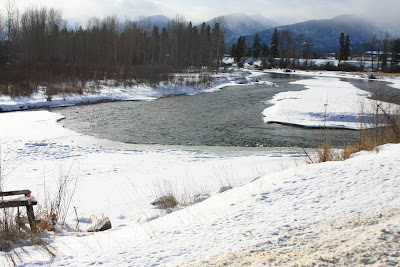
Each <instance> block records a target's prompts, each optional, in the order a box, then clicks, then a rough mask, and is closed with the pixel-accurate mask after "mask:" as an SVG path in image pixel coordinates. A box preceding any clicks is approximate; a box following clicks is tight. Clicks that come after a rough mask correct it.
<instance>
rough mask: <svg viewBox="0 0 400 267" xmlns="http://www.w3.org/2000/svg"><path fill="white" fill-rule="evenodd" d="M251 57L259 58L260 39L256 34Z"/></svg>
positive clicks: (260, 49) (260, 50)
mask: <svg viewBox="0 0 400 267" xmlns="http://www.w3.org/2000/svg"><path fill="white" fill-rule="evenodd" d="M252 48H253V51H252V52H253V57H254V58H255V59H258V58H259V57H260V56H261V52H262V46H261V39H260V36H259V35H258V34H256V35H255V36H254V38H253V47H252Z"/></svg>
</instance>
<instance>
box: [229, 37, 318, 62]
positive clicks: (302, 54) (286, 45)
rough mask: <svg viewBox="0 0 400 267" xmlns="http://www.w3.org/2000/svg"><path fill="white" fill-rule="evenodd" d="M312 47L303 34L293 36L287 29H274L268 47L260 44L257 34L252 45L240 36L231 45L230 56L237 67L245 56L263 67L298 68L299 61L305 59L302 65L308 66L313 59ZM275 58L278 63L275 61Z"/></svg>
mask: <svg viewBox="0 0 400 267" xmlns="http://www.w3.org/2000/svg"><path fill="white" fill-rule="evenodd" d="M312 47H313V40H312V39H311V38H307V37H306V36H305V35H304V34H298V35H294V34H292V33H291V32H290V30H288V29H286V30H282V31H279V30H278V29H275V31H274V33H273V35H272V37H271V43H270V45H269V46H268V44H266V43H264V44H262V43H261V38H260V36H259V35H258V34H256V35H255V36H254V37H253V42H252V45H248V44H247V42H246V38H245V37H244V36H240V37H239V39H238V41H237V43H236V44H233V45H232V47H231V50H230V55H231V56H232V57H233V58H234V60H235V62H236V63H237V64H238V65H239V66H243V64H244V59H245V58H246V56H247V57H253V58H255V59H261V61H262V65H263V67H281V68H286V67H288V66H289V65H296V66H299V65H300V59H305V63H304V64H305V65H308V64H309V60H310V59H311V58H312V57H313V51H312ZM277 58H279V61H278V62H276V60H275V59H277Z"/></svg>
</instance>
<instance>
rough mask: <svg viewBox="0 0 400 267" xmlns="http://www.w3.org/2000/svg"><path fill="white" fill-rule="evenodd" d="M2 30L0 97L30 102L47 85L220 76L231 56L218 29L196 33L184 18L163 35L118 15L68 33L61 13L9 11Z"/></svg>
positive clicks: (206, 28) (207, 28) (201, 28)
mask: <svg viewBox="0 0 400 267" xmlns="http://www.w3.org/2000/svg"><path fill="white" fill-rule="evenodd" d="M1 21H2V22H3V23H2V24H1V25H0V32H1V33H2V34H1V35H0V68H1V72H0V73H1V74H0V80H1V84H0V93H10V94H13V96H23V95H31V94H32V93H33V91H35V90H37V86H38V85H39V84H40V85H45V86H46V85H54V84H60V83H63V84H64V86H63V87H65V84H70V86H69V88H70V89H71V88H78V89H77V90H82V89H81V88H80V87H81V86H78V85H77V83H78V82H79V83H82V82H83V81H89V80H103V79H115V80H126V81H132V80H133V79H134V80H142V81H144V82H147V81H149V82H152V81H157V80H162V79H165V75H168V73H172V72H174V71H178V70H182V69H188V68H196V69H199V68H202V67H205V68H208V69H216V68H218V67H219V66H220V65H221V61H222V57H223V52H224V33H223V31H222V29H221V27H220V25H219V23H215V24H214V26H213V27H210V26H209V25H206V24H205V23H203V24H201V25H200V26H197V27H196V26H193V25H192V23H191V22H189V23H187V22H185V21H184V19H182V18H180V17H177V18H176V19H174V20H172V21H171V22H170V23H169V24H168V26H167V27H165V28H162V29H159V28H157V27H156V26H153V27H152V28H151V27H150V26H149V25H144V24H140V23H137V22H133V21H129V20H127V21H124V22H120V21H119V20H118V19H117V18H116V17H115V16H108V17H106V18H104V19H99V18H91V19H90V20H88V22H87V25H86V27H84V28H83V27H82V26H79V27H76V28H75V29H71V28H69V27H67V23H66V21H65V20H64V19H63V17H62V13H61V11H59V10H56V9H53V8H51V9H48V8H31V9H28V10H26V11H25V12H23V13H22V14H19V11H18V10H15V9H13V8H12V7H10V9H7V17H6V18H4V19H2V20H1Z"/></svg>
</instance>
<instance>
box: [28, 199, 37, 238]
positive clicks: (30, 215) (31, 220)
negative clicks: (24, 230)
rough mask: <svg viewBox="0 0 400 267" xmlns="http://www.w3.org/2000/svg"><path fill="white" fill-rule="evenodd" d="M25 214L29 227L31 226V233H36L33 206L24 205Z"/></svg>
mask: <svg viewBox="0 0 400 267" xmlns="http://www.w3.org/2000/svg"><path fill="white" fill-rule="evenodd" d="M26 213H27V214H28V221H29V225H30V226H31V231H32V232H34V233H36V231H37V229H36V221H35V213H34V212H33V206H32V205H31V204H28V205H26Z"/></svg>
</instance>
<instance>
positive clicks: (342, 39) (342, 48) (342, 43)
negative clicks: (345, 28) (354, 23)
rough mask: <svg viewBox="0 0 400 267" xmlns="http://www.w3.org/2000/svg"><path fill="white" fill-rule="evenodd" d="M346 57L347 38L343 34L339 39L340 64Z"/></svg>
mask: <svg viewBox="0 0 400 267" xmlns="http://www.w3.org/2000/svg"><path fill="white" fill-rule="evenodd" d="M344 55H345V37H344V33H343V32H342V33H341V34H340V37H339V53H338V59H339V63H340V61H341V60H343V59H344Z"/></svg>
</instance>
